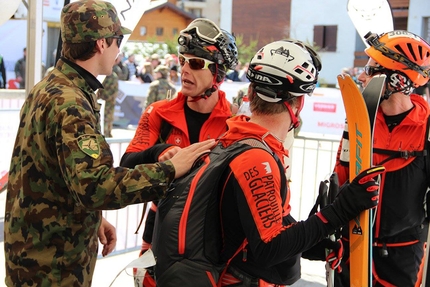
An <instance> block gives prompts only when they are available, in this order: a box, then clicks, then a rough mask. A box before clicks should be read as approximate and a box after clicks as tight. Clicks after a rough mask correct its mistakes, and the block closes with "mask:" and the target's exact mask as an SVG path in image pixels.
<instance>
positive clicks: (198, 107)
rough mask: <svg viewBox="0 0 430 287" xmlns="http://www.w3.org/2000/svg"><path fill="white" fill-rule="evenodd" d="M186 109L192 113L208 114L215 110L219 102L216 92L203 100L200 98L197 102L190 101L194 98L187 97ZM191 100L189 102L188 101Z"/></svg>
mask: <svg viewBox="0 0 430 287" xmlns="http://www.w3.org/2000/svg"><path fill="white" fill-rule="evenodd" d="M187 99H188V102H187V104H188V107H190V109H192V110H193V111H196V112H199V113H203V114H206V113H210V112H212V110H213V109H214V108H215V106H216V104H217V103H218V100H219V95H218V90H216V91H215V92H213V93H212V95H210V97H208V98H206V99H204V98H200V99H199V100H198V101H192V100H193V99H194V98H191V97H188V98H187ZM190 100H191V101H190Z"/></svg>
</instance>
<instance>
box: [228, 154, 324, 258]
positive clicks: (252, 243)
mask: <svg viewBox="0 0 430 287" xmlns="http://www.w3.org/2000/svg"><path fill="white" fill-rule="evenodd" d="M230 168H231V170H232V172H233V174H234V179H233V182H235V184H233V186H235V188H234V194H235V200H236V202H237V207H236V209H237V213H238V216H239V219H234V218H231V219H226V218H223V221H226V220H240V222H241V228H242V230H243V232H244V233H245V236H246V238H247V239H248V243H249V247H250V249H251V250H252V253H253V255H254V256H255V260H257V261H258V262H260V263H261V264H265V265H267V266H273V265H277V264H281V263H282V262H284V261H286V260H288V259H289V258H291V257H293V256H297V255H299V254H300V253H301V252H303V251H305V250H307V249H309V248H310V247H312V246H313V245H315V244H316V243H318V242H319V241H321V240H322V239H323V238H325V237H326V236H327V235H328V230H327V228H326V227H325V225H324V223H323V222H322V221H321V220H319V219H318V218H317V217H316V216H311V217H309V218H308V219H307V220H306V221H301V222H292V223H291V224H289V225H284V220H283V219H284V217H285V216H286V215H285V213H284V210H283V208H282V199H281V196H280V189H281V180H280V177H281V176H284V174H283V173H282V175H281V172H280V171H279V168H278V166H277V163H276V161H275V160H274V158H273V157H272V156H271V155H270V154H269V153H267V152H266V151H264V150H256V149H252V150H248V151H246V152H244V153H243V154H241V155H240V156H238V157H236V158H235V159H234V160H233V161H232V162H231V163H230ZM284 206H286V205H284ZM230 207H231V206H230ZM233 209H234V208H233ZM223 210H224V208H223Z"/></svg>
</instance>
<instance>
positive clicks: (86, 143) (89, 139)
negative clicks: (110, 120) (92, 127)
mask: <svg viewBox="0 0 430 287" xmlns="http://www.w3.org/2000/svg"><path fill="white" fill-rule="evenodd" d="M78 145H79V148H80V149H81V150H82V151H83V152H84V153H85V154H87V155H89V156H90V157H92V158H93V159H97V158H98V157H99V156H100V145H99V142H98V141H97V138H96V137H95V136H88V135H85V136H82V137H80V138H79V139H78Z"/></svg>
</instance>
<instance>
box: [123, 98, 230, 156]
mask: <svg viewBox="0 0 430 287" xmlns="http://www.w3.org/2000/svg"><path fill="white" fill-rule="evenodd" d="M218 95H219V101H218V103H217V104H216V106H215V107H214V109H213V111H212V113H211V115H210V117H209V119H208V120H207V121H206V122H205V123H204V124H203V126H202V129H201V131H200V138H199V141H203V140H206V139H211V138H213V139H216V138H218V137H219V136H220V135H222V134H223V133H225V131H226V130H227V128H226V123H225V121H226V120H227V119H228V118H230V117H231V115H232V114H231V110H230V103H229V102H228V101H227V99H226V97H225V93H224V92H223V91H218ZM186 99H187V98H186V97H185V96H184V95H183V94H182V93H181V92H179V93H178V95H177V97H176V98H174V99H172V100H170V101H169V100H162V101H158V102H155V103H153V104H151V105H150V106H149V107H147V108H146V110H145V112H144V113H143V114H142V117H141V118H140V120H139V124H138V127H137V130H136V134H135V136H134V138H133V139H132V141H131V142H130V144H129V146H128V147H127V150H126V153H130V152H139V151H143V150H146V149H147V148H150V147H152V146H153V145H154V144H155V143H156V142H157V140H158V137H159V136H160V129H161V123H162V121H163V120H164V121H166V122H167V123H169V124H170V125H171V126H172V127H173V129H172V132H171V133H170V135H169V137H168V139H167V140H166V143H168V144H172V145H176V146H179V147H182V148H183V147H187V146H189V145H190V144H191V143H190V140H189V136H188V130H187V123H186V120H185V113H184V105H185V101H186Z"/></svg>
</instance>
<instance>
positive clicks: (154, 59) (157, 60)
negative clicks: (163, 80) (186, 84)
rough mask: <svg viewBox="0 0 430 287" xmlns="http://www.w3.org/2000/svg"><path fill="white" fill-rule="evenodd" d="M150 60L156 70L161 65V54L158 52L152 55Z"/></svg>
mask: <svg viewBox="0 0 430 287" xmlns="http://www.w3.org/2000/svg"><path fill="white" fill-rule="evenodd" d="M149 61H150V62H151V66H152V69H154V70H155V68H157V67H158V65H161V61H160V56H159V55H158V54H156V53H154V54H152V55H151V57H150V58H149Z"/></svg>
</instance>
